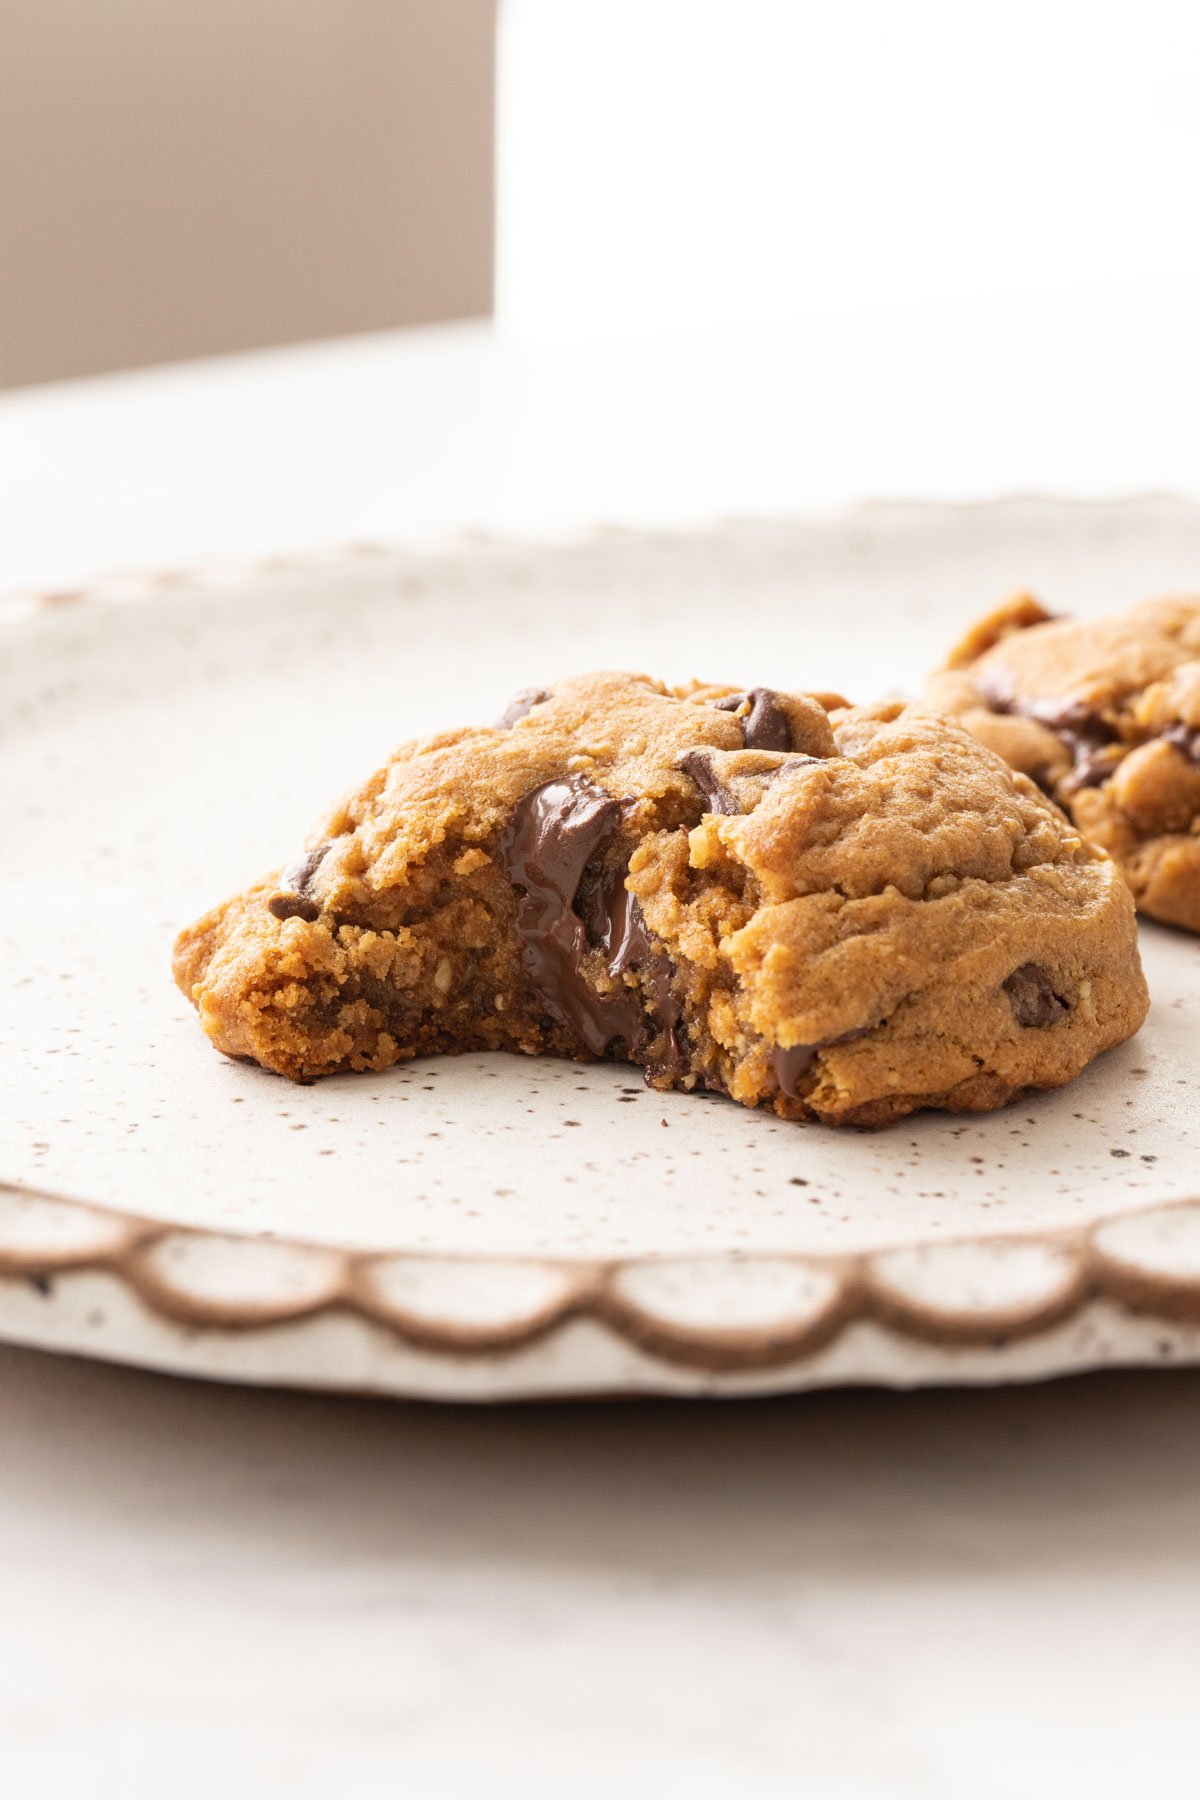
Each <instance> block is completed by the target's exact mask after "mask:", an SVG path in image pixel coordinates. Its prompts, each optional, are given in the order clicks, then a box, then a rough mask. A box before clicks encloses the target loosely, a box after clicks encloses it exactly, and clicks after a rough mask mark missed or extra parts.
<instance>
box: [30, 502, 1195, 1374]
mask: <svg viewBox="0 0 1200 1800" xmlns="http://www.w3.org/2000/svg"><path fill="white" fill-rule="evenodd" d="M1198 573H1200V511H1197V510H1193V509H1190V508H1188V507H1186V506H1184V505H1182V504H1175V503H1169V502H1154V503H1148V502H1147V503H1130V504H1127V505H1123V506H1117V507H1105V508H1094V509H1093V508H1085V507H1059V506H1054V505H1050V504H1031V503H1012V504H1005V505H1001V506H996V507H989V508H983V509H976V510H930V509H903V508H873V509H870V510H867V511H863V512H858V513H855V514H853V515H849V516H844V517H840V518H837V519H831V520H826V521H820V522H808V523H795V522H793V523H755V522H744V523H731V524H727V525H723V526H721V527H720V528H719V529H714V530H713V531H712V532H710V533H708V534H705V535H703V536H686V537H685V536H673V537H668V536H663V537H644V536H637V535H625V534H622V533H619V532H609V533H599V534H597V535H596V536H595V537H593V538H592V539H590V540H589V541H588V542H586V543H576V544H571V545H560V546H545V545H543V546H540V547H529V546H524V547H522V546H517V545H505V544H493V543H482V542H473V543H469V544H468V543H460V544H457V545H455V546H450V547H447V548H445V549H444V550H443V551H441V552H440V553H437V554H434V553H432V552H429V553H425V554H423V555H421V556H417V555H412V554H401V553H398V552H393V551H384V550H378V551H375V552H370V551H368V550H365V549H364V550H360V551H358V552H355V553H350V552H346V553H339V554H337V555H334V556H331V557H329V558H327V559H312V558H309V559H307V560H306V561H305V562H304V563H303V564H297V565H295V566H286V565H280V566H276V567H273V568H259V569H255V570H241V571H238V570H226V571H224V572H220V571H210V572H208V573H207V574H193V575H177V576H175V577H173V578H164V579H162V580H160V581H159V582H148V583H145V584H143V585H142V586H141V587H140V588H137V587H128V586H126V587H109V588H100V589H97V590H94V591H90V592H87V593H82V594H74V595H57V596H54V595H43V596H27V597H25V598H23V599H17V600H13V601H10V602H8V603H5V605H4V612H3V622H2V625H0V644H2V645H3V657H2V659H0V786H2V788H3V792H4V795H5V804H4V824H5V854H4V858H3V872H2V874H0V936H2V938H3V954H4V958H5V968H6V971H7V972H8V975H9V981H8V983H7V984H6V989H7V995H6V1001H5V1006H4V1010H3V1017H2V1020H0V1038H2V1047H3V1070H4V1100H3V1108H2V1119H0V1127H2V1131H3V1142H2V1146H0V1175H2V1176H3V1177H4V1178H5V1181H6V1185H5V1186H4V1187H3V1188H2V1189H0V1336H3V1337H5V1338H7V1339H9V1340H11V1341H13V1342H19V1343H28V1344H40V1345H43V1346H46V1347H49V1348H54V1349H60V1350H70V1351H74V1352H78V1353H82V1354H85V1355H94V1356H99V1357H107V1358H113V1359H117V1360H121V1361H127V1362H132V1363H140V1364H146V1365H149V1366H152V1367H157V1368H163V1369H172V1370H178V1371H186V1372H190V1373H195V1374H203V1375H209V1376H217V1377H222V1378H228V1379H233V1380H244V1381H256V1382H278V1383H288V1384H300V1385H311V1386H322V1387H331V1388H344V1389H372V1390H378V1391H385V1392H389V1393H395V1394H408V1395H427V1396H440V1397H455V1398H473V1399H494V1398H506V1397H517V1396H523V1395H548V1394H576V1393H614V1392H620V1393H632V1392H663V1393H666V1392H672V1393H748V1392H762V1391H766V1390H772V1389H787V1388H799V1387H809V1386H817V1385H821V1384H829V1383H835V1382H850V1381H854V1382H859V1381H871V1382H887V1383H892V1384H898V1385H904V1384H913V1383H919V1382H929V1381H938V1382H946V1381H983V1380H986V1381H1007V1380H1020V1379H1026V1378H1029V1377H1034V1376H1041V1375H1047V1374H1051V1373H1054V1372H1057V1371H1064V1370H1068V1369H1079V1368H1087V1367H1094V1366H1097V1365H1100V1364H1106V1363H1135V1362H1146V1361H1155V1360H1159V1359H1164V1358H1174V1359H1195V1358H1198V1357H1200V1202H1195V1203H1192V1196H1193V1195H1194V1194H1195V1193H1196V1192H1197V1189H1198V1188H1200V1181H1198V1180H1197V1176H1196V1173H1195V1170H1196V1166H1197V1165H1196V1152H1197V1144H1198V1139H1200V1107H1198V1106H1197V1100H1196V1095H1197V1078H1198V1076H1200V1035H1198V1034H1197V1032H1196V1028H1195V1023H1194V1021H1195V1019H1196V1017H1197V1013H1198V1011H1200V944H1197V942H1196V941H1194V940H1192V939H1189V938H1187V937H1185V936H1182V935H1179V934H1172V933H1169V932H1166V931H1164V930H1160V929H1157V928H1154V927H1150V926H1147V927H1145V928H1143V932H1142V939H1143V952H1144V956H1145V960H1146V965H1147V972H1148V975H1149V978H1150V984H1151V989H1152V992H1153V996H1154V1005H1153V1010H1152V1012H1151V1016H1150V1020H1149V1022H1148V1024H1147V1025H1146V1027H1145V1029H1144V1030H1143V1031H1142V1032H1141V1034H1140V1035H1139V1036H1138V1037H1137V1038H1136V1039H1135V1040H1134V1042H1132V1043H1130V1044H1128V1045H1126V1046H1124V1047H1123V1048H1121V1049H1119V1050H1117V1051H1114V1052H1112V1053H1111V1054H1110V1055H1108V1056H1107V1057H1105V1058H1104V1059H1102V1061H1101V1062H1100V1063H1099V1064H1097V1065H1095V1066H1094V1067H1092V1068H1091V1069H1089V1070H1088V1071H1087V1072H1086V1073H1085V1074H1084V1075H1083V1076H1082V1077H1081V1078H1080V1079H1079V1080H1078V1081H1076V1082H1075V1083H1074V1084H1073V1085H1072V1086H1070V1087H1068V1088H1065V1089H1062V1090H1060V1091H1059V1092H1058V1093H1055V1094H1049V1095H1042V1096H1040V1097H1035V1098H1031V1099H1029V1100H1027V1101H1024V1102H1022V1103H1020V1104H1018V1105H1016V1106H1013V1107H1010V1108H1008V1109H1007V1110H1006V1111H1003V1112H999V1113H994V1114H992V1115H990V1116H987V1117H983V1118H952V1117H946V1116H943V1115H930V1116H928V1117H921V1118H917V1119H913V1120H907V1121H905V1122H904V1123H902V1124H901V1125H899V1126H896V1127H894V1128H892V1129H891V1130H889V1131H885V1132H880V1133H875V1134H866V1133H858V1132H852V1131H842V1132H835V1131H831V1130H828V1129H826V1128H823V1127H821V1126H817V1125H811V1126H798V1125H791V1124H785V1123H783V1122H782V1121H780V1120H777V1119H774V1118H772V1117H770V1116H767V1115H765V1114H756V1113H751V1112H747V1111H744V1110H742V1109H740V1108H738V1107H736V1106H733V1105H731V1104H729V1103H727V1102H725V1101H722V1100H719V1099H716V1098H699V1097H692V1096H687V1095H662V1094H658V1093H654V1092H652V1091H650V1090H649V1089H647V1088H645V1087H643V1086H642V1084H641V1082H640V1079H639V1077H638V1075H637V1074H636V1072H634V1071H631V1070H628V1069H622V1068H615V1067H609V1066H602V1067H587V1066H584V1065H575V1064H570V1063H554V1062H550V1061H528V1060H525V1059H521V1058H515V1057H513V1058H506V1057H500V1056H494V1057H487V1056H471V1057H464V1058H460V1059H448V1060H444V1061H432V1060H430V1061H422V1062H417V1063H413V1064H409V1065H407V1066H405V1067H402V1068H399V1069H396V1070H393V1071H390V1072H388V1073H387V1074H383V1075H360V1076H350V1077H344V1078H337V1079H333V1080H329V1081H325V1082H322V1083H319V1084H318V1085H316V1086H314V1087H308V1088H297V1087H291V1086H289V1085H287V1084H286V1083H284V1082H282V1081H280V1080H278V1079H276V1078H275V1077H272V1076H270V1075H267V1074H264V1073H262V1072H261V1071H258V1070H256V1069H253V1068H249V1067H246V1066H244V1065H241V1064H237V1063H232V1062H228V1061H225V1060H223V1059H222V1058H221V1057H219V1056H218V1055H216V1054H215V1053H214V1052H213V1050H212V1049H211V1048H210V1047H209V1045H208V1044H207V1042H206V1041H205V1039H204V1038H203V1036H202V1035H201V1033H200V1031H199V1029H198V1027H197V1025H196V1022H195V1019H194V1016H193V1014H192V1012H191V1010H190V1008H189V1007H188V1006H187V1005H186V1004H185V1002H184V1001H183V1000H182V999H181V997H180V996H179V995H178V994H177V993H176V991H175V989H174V987H173V985H172V983H171V979H170V972H169V958H170V947H171V941H172V938H173V936H174V934H175V932H176V930H177V929H178V927H179V926H180V925H181V924H182V923H184V922H185V921H187V920H189V919H190V918H192V917H193V915H194V914H196V913H197V912H199V911H201V910H203V909H204V908H206V907H207V906H208V905H210V904H211V903H212V902H213V901H215V900H216V899H217V898H218V897H220V896H222V895H223V894H225V893H226V892H228V891H230V890H232V889H234V888H236V887H238V886H240V885H241V884H242V883H244V882H245V881H247V880H249V879H250V878H252V877H254V876H255V875H257V874H259V873H260V872H261V871H262V870H264V869H265V868H268V867H270V866H272V865H273V864H277V863H280V862H283V861H285V860H287V859H288V858H289V857H290V856H291V855H292V854H293V853H294V851H295V849H296V847H297V845H298V844H299V843H300V842H301V840H302V838H303V836H304V833H305V831H306V829H307V827H308V825H309V823H310V821H311V820H312V818H313V817H314V816H316V815H317V814H319V812H320V811H321V810H322V809H323V808H324V806H325V804H326V802H327V801H328V800H329V799H330V798H331V797H332V796H334V795H335V794H336V793H337V792H338V791H339V790H340V789H341V788H342V787H344V786H346V785H348V784H350V783H351V782H354V781H356V780H357V779H359V778H360V777H361V776H362V775H363V774H364V773H365V772H367V771H368V770H369V769H370V768H372V767H373V766H374V765H375V764H376V763H377V762H379V761H380V760H381V759H382V757H383V756H384V755H385V754H386V753H387V752H388V750H389V749H390V748H391V747H392V746H393V744H394V743H395V742H397V741H398V740H399V739H401V738H404V737H407V736H409V735H410V734H415V733H419V732H424V731H428V730H432V729H434V728H437V727H441V726H447V725H453V724H456V723H460V722H469V721H472V720H474V719H477V718H489V717H491V716H493V715H494V714H495V713H496V712H497V710H498V709H499V707H500V706H501V705H502V704H503V702H504V700H505V699H506V697H507V696H508V695H509V693H510V692H511V691H513V690H515V689H518V688H521V687H526V686H529V685H531V684H536V683H541V682H543V681H550V680H553V679H554V677H556V676H557V675H559V674H561V673H564V672H568V671H574V670H580V669H586V668H589V667H597V666H609V667H612V666H624V667H636V668H645V669H649V670H651V671H653V672H655V673H658V674H661V675H663V676H665V677H666V678H667V679H669V680H672V681H676V680H683V679H686V678H687V677H689V676H693V675H694V676H700V677H707V678H709V679H713V680H728V681H732V682H736V683H738V684H739V685H746V686H749V685H751V684H753V683H755V682H761V681H766V682H770V683H774V684H777V685H780V686H797V687H816V688H834V689H841V690H842V691H844V692H847V693H849V694H852V695H854V696H856V697H862V698H867V697H870V696H876V695H879V694H881V693H886V692H894V691H897V690H902V689H904V688H906V687H907V688H911V687H914V686H916V685H917V684H918V683H919V681H920V678H921V675H922V672H923V670H924V669H925V668H927V667H928V666H930V665H931V664H932V663H934V662H935V661H936V660H937V659H938V658H939V656H940V655H941V653H942V652H943V651H944V649H945V648H946V646H947V644H948V643H949V642H950V640H952V639H953V638H954V637H955V636H956V635H957V633H958V631H959V629H960V628H961V626H962V624H963V622H964V621H965V620H967V619H969V618H970V617H971V616H972V615H973V614H974V613H975V612H977V611H979V610H982V609H983V608H984V607H986V606H988V605H989V604H991V603H992V602H994V601H995V600H996V599H998V598H999V597H1001V596H1002V595H1003V594H1004V593H1005V592H1006V591H1007V590H1008V589H1010V588H1012V587H1013V586H1015V585H1018V584H1022V583H1025V584H1030V585H1032V586H1034V587H1035V589H1036V590H1037V591H1039V592H1040V593H1042V594H1043V595H1044V597H1045V598H1046V599H1047V601H1048V602H1050V603H1051V604H1052V605H1053V606H1054V607H1055V608H1057V609H1062V610H1077V611H1081V612H1088V611H1100V610H1103V609H1105V608H1107V607H1110V606H1115V605H1119V604H1122V603H1124V602H1127V601H1129V600H1131V599H1134V598H1137V597H1140V596H1142V595H1144V594H1146V593H1150V592H1156V591H1162V590H1169V589H1173V588H1176V589H1177V588H1179V587H1181V586H1183V587H1186V586H1190V585H1194V584H1195V582H1196V579H1197V575H1198Z"/></svg>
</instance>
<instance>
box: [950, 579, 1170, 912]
mask: <svg viewBox="0 0 1200 1800" xmlns="http://www.w3.org/2000/svg"><path fill="white" fill-rule="evenodd" d="M927 693H928V697H929V700H930V702H931V703H932V704H934V705H936V706H939V707H941V708H942V709H943V710H945V711H947V712H950V713H953V714H955V715H956V716H957V717H959V718H960V719H962V721H963V723H964V724H966V725H967V726H969V728H970V729H971V730H972V731H973V732H974V733H975V734H976V735H977V736H978V737H979V738H980V739H981V741H982V742H983V743H985V744H988V745H990V746H991V748H992V749H994V750H996V751H997V752H998V753H999V754H1000V755H1001V756H1004V757H1005V758H1006V759H1007V760H1008V761H1009V762H1010V763H1011V764H1012V765H1013V767H1014V768H1017V769H1021V770H1023V771H1024V772H1025V773H1026V774H1027V775H1030V776H1031V777H1032V778H1033V779H1034V780H1035V781H1037V782H1039V783H1040V784H1041V785H1042V787H1043V788H1044V789H1045V790H1046V792H1047V793H1049V794H1051V795H1052V796H1053V798H1054V799H1055V800H1057V801H1058V803H1059V805H1060V806H1062V807H1063V808H1064V809H1065V810H1066V811H1067V812H1068V813H1070V815H1071V817H1072V818H1073V819H1074V821H1075V823H1076V824H1077V825H1078V826H1079V828H1080V830H1081V831H1082V832H1084V833H1085V834H1086V835H1087V836H1088V837H1090V838H1092V839H1094V841H1095V842H1096V843H1098V844H1101V845H1103V846H1104V848H1105V849H1106V850H1108V851H1109V852H1110V854H1111V855H1112V856H1114V857H1115V858H1116V860H1117V862H1118V863H1119V864H1120V866H1121V868H1122V869H1123V871H1124V873H1125V877H1126V879H1127V880H1128V882H1129V885H1130V887H1131V888H1132V889H1133V893H1134V898H1135V899H1136V901H1137V904H1138V906H1139V907H1140V908H1141V910H1142V911H1143V912H1145V913H1146V914H1148V915H1149V916H1150V917H1151V918H1155V919H1161V920H1162V921H1163V922H1164V923H1166V924H1168V925H1180V926H1183V927H1184V928H1186V929H1187V930H1189V931H1200V599H1177V600H1151V601H1147V602H1145V603H1144V604H1143V605H1141V606H1135V607H1132V608H1131V609H1130V610H1129V611H1128V612H1125V613H1118V614H1115V615H1113V616H1111V617H1109V618H1105V619H1096V620H1087V621H1080V620H1074V619H1053V618H1051V617H1050V616H1049V615H1048V614H1047V613H1046V612H1045V611H1044V610H1043V608H1042V607H1040V606H1039V605H1038V603H1037V602H1036V601H1034V600H1032V599H1031V598H1030V597H1029V596H1028V595H1019V596H1017V598H1016V599H1015V600H1013V601H1010V602H1009V603H1008V605H1007V606H1004V607H1001V608H999V609H998V610H997V611H996V612H995V613H992V614H990V615H989V616H988V617H987V618H986V619H983V620H981V621H980V623H979V624H978V625H976V626H975V627H974V628H973V629H972V631H971V632H970V634H969V635H968V636H967V638H966V639H964V641H963V643H962V644H960V645H959V646H958V648H957V649H956V650H955V651H954V652H953V653H952V655H951V657H950V661H949V664H948V666H947V668H945V669H944V670H942V671H941V672H940V673H939V674H937V675H935V676H934V677H933V678H932V679H931V681H930V684H929V687H928V690H927Z"/></svg>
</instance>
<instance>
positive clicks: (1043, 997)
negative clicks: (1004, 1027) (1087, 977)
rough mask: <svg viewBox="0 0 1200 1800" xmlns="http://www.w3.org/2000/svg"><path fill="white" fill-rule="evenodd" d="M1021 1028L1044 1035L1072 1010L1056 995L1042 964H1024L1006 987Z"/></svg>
mask: <svg viewBox="0 0 1200 1800" xmlns="http://www.w3.org/2000/svg"><path fill="white" fill-rule="evenodd" d="M1003 987H1004V992H1005V993H1006V994H1007V995H1008V1004H1009V1005H1010V1006H1011V1007H1012V1014H1013V1018H1014V1019H1015V1020H1016V1021H1017V1024H1018V1025H1025V1026H1028V1027H1029V1028H1030V1029H1032V1030H1035V1031H1042V1030H1044V1029H1045V1027H1046V1026H1047V1025H1057V1023H1058V1021H1059V1020H1060V1019H1061V1018H1062V1017H1063V1016H1064V1014H1066V1013H1069V1012H1070V1010H1071V1006H1070V1002H1069V1001H1067V1000H1064V999H1063V998H1062V996H1061V995H1060V994H1056V993H1055V991H1054V988H1053V986H1052V984H1051V981H1050V976H1049V974H1048V973H1047V971H1046V970H1045V969H1043V967H1042V965H1041V964H1040V963H1033V962H1028V963H1022V964H1021V966H1020V968H1019V969H1014V970H1013V972H1012V974H1011V975H1010V976H1009V978H1008V980H1007V981H1006V982H1004V983H1003Z"/></svg>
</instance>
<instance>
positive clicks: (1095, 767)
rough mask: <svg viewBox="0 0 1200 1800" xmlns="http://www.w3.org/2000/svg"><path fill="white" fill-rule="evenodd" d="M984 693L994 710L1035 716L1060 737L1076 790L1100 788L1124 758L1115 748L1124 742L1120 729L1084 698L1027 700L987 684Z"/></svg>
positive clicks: (1027, 717)
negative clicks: (1070, 764)
mask: <svg viewBox="0 0 1200 1800" xmlns="http://www.w3.org/2000/svg"><path fill="white" fill-rule="evenodd" d="M980 692H981V693H982V694H983V697H984V699H985V700H986V701H987V703H988V705H989V706H990V707H991V709H992V711H993V712H998V713H1013V714H1016V715H1017V716H1018V717H1020V718H1023V719H1032V720H1033V721H1034V723H1035V724H1037V725H1044V726H1045V727H1046V730H1047V731H1052V732H1053V733H1054V734H1055V736H1056V737H1057V738H1059V739H1060V741H1061V742H1062V745H1063V748H1064V749H1065V750H1066V751H1067V752H1068V754H1069V755H1070V757H1071V761H1072V763H1073V765H1074V767H1073V769H1072V772H1071V777H1070V785H1071V788H1072V790H1076V789H1078V788H1084V787H1099V786H1100V784H1101V782H1104V781H1107V780H1108V778H1109V776H1110V775H1111V774H1112V772H1113V770H1114V768H1115V767H1116V765H1117V763H1118V762H1119V761H1120V757H1119V755H1114V753H1113V752H1114V747H1115V746H1117V745H1119V744H1120V741H1121V734H1120V732H1119V731H1118V730H1117V728H1116V726H1115V725H1112V724H1110V722H1109V721H1108V720H1107V719H1106V718H1105V717H1104V716H1103V714H1102V713H1098V712H1095V711H1094V710H1093V709H1092V708H1091V707H1090V706H1088V705H1087V703H1086V702H1085V701H1083V700H1067V701H1062V700H1025V699H1022V698H1021V697H1020V696H1019V695H1015V694H1012V693H1005V692H1002V691H1000V690H999V689H994V688H988V687H987V686H986V685H984V686H982V687H981V689H980Z"/></svg>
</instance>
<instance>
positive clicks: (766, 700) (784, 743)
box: [717, 687, 795, 750]
mask: <svg viewBox="0 0 1200 1800" xmlns="http://www.w3.org/2000/svg"><path fill="white" fill-rule="evenodd" d="M747 700H748V701H749V702H750V711H749V712H748V713H747V714H746V716H745V718H744V719H742V720H741V727H742V738H743V741H744V742H745V745H746V748H747V750H793V749H795V745H794V744H793V742H792V724H791V720H790V719H789V718H788V715H787V710H786V708H785V707H784V706H783V705H782V704H781V702H780V699H779V695H778V694H777V693H775V692H774V690H773V689H771V688H764V687H756V688H751V689H750V691H749V693H747V694H726V696H725V698H724V699H723V700H718V701H717V707H718V709H719V710H720V711H721V712H733V713H735V712H736V711H737V710H738V708H739V706H742V705H744V704H745V702H746V701H747Z"/></svg>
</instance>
